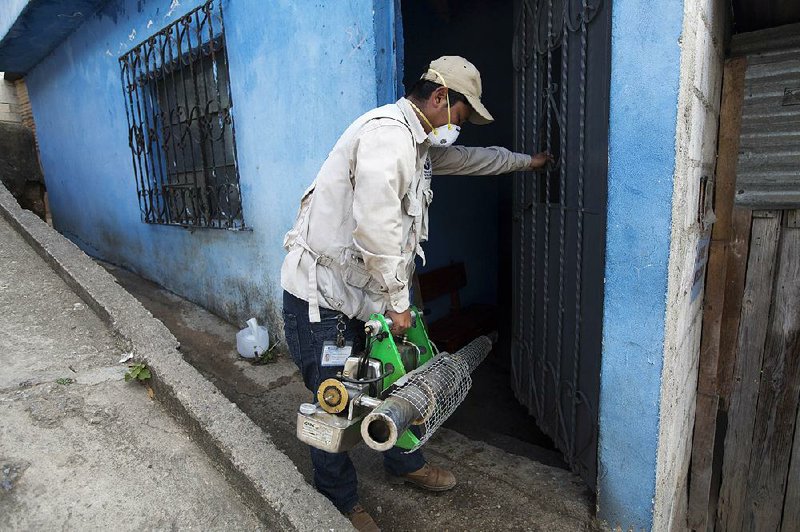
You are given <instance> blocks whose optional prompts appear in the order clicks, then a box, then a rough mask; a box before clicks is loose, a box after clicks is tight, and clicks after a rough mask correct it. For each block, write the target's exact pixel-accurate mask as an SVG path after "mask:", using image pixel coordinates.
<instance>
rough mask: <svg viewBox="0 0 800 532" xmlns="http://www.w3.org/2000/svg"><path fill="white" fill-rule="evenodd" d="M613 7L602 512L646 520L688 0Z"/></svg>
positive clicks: (610, 518) (628, 523)
mask: <svg viewBox="0 0 800 532" xmlns="http://www.w3.org/2000/svg"><path fill="white" fill-rule="evenodd" d="M612 17H613V18H612V32H611V36H612V45H611V114H610V124H609V128H610V130H609V132H610V135H609V173H608V233H607V248H606V249H607V251H606V285H605V309H604V320H603V358H602V366H601V390H600V413H599V414H600V432H599V448H598V455H599V456H598V458H599V462H600V472H599V478H598V507H599V515H598V517H600V518H601V519H603V520H605V521H606V522H607V523H609V524H610V525H612V526H617V525H619V526H621V527H622V528H623V529H624V530H628V529H629V528H635V529H637V530H638V529H641V528H644V529H649V528H650V527H651V526H652V521H653V497H654V496H655V480H656V449H657V445H658V411H659V394H660V390H661V369H662V362H663V350H664V318H665V312H666V297H667V264H668V259H669V246H670V225H671V210H672V189H673V173H674V170H675V127H676V119H677V105H678V84H679V61H680V48H679V43H678V39H679V37H680V34H681V25H682V22H683V2H682V1H680V0H666V1H664V2H660V3H659V6H658V9H653V6H652V3H651V2H647V1H645V0H615V2H614V7H613V14H612ZM655 57H657V58H658V61H650V60H648V59H647V58H655Z"/></svg>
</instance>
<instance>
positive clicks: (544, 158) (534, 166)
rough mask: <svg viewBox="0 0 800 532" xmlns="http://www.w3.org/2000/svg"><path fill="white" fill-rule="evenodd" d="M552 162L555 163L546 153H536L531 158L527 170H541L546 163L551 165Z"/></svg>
mask: <svg viewBox="0 0 800 532" xmlns="http://www.w3.org/2000/svg"><path fill="white" fill-rule="evenodd" d="M553 161H555V159H553V156H552V155H550V154H549V153H547V152H546V151H543V152H541V153H537V154H536V155H534V156H533V157H532V158H531V165H530V166H529V167H528V170H531V171H536V170H541V169H542V168H544V167H545V165H547V163H552V162H553Z"/></svg>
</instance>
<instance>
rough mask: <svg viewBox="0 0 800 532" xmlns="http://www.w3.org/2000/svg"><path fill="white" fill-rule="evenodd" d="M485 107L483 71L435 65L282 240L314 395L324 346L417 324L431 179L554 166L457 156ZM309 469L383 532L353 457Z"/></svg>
mask: <svg viewBox="0 0 800 532" xmlns="http://www.w3.org/2000/svg"><path fill="white" fill-rule="evenodd" d="M480 98H481V79H480V73H479V72H478V70H477V69H476V68H475V67H474V66H473V65H472V63H470V62H469V61H467V60H466V59H464V58H462V57H458V56H445V57H441V58H439V59H437V60H436V61H434V62H432V63H431V64H430V67H429V68H428V70H427V71H426V72H425V73H424V74H423V75H422V77H421V78H420V80H419V81H418V82H417V83H416V84H415V85H414V87H413V88H412V89H411V91H409V94H408V95H407V96H406V97H405V98H401V99H400V100H398V101H397V102H396V103H393V104H389V105H385V106H383V107H379V108H377V109H374V110H372V111H370V112H368V113H366V114H364V115H363V116H361V117H360V118H358V119H356V121H355V122H353V124H351V125H350V127H349V128H347V130H346V131H345V132H344V134H343V135H342V136H341V137H340V138H339V140H338V142H337V143H336V145H335V146H334V147H333V150H332V151H331V152H330V154H329V155H328V158H327V159H326V161H325V163H324V164H323V165H322V168H321V169H320V171H319V174H317V178H316V179H315V181H314V183H313V184H312V185H311V186H310V187H309V188H308V190H306V192H305V194H303V198H302V200H301V202H300V210H299V213H298V215H297V220H296V222H295V225H294V227H293V228H292V229H291V230H290V231H289V232H288V233H287V234H286V239H285V241H284V247H285V248H286V250H287V252H288V254H287V256H286V259H285V261H284V263H283V267H282V269H281V285H282V287H283V289H284V301H283V305H284V306H283V313H284V314H283V316H284V323H285V327H284V332H285V334H286V341H287V343H288V346H289V351H290V352H291V355H292V358H293V359H294V361H295V363H296V364H297V365H298V367H299V368H300V371H301V373H302V375H303V380H304V382H305V384H306V386H307V387H308V389H309V390H311V391H312V393H313V392H315V391H316V390H317V388H318V386H319V384H320V383H321V382H322V381H323V380H325V379H326V378H329V377H333V376H335V375H336V373H337V372H338V371H340V370H341V366H339V367H336V366H329V365H326V364H323V361H322V360H321V354H322V350H323V342H326V341H335V340H336V339H337V336H339V335H340V333H341V334H343V335H344V338H345V340H346V341H348V342H352V352H353V353H356V352H358V351H360V350H363V349H364V340H365V339H364V321H365V320H367V319H368V318H369V316H370V315H371V314H373V313H385V314H386V315H387V316H388V317H390V318H391V319H392V323H393V325H392V332H393V333H394V334H397V335H399V334H402V333H403V332H404V331H405V330H406V329H408V328H409V327H410V326H411V312H410V310H409V287H410V282H411V277H412V274H413V271H414V259H415V257H416V256H417V255H418V256H420V257H421V258H422V260H423V261H424V260H425V255H424V253H423V251H422V248H421V247H420V245H421V243H422V242H425V241H426V240H427V237H428V207H429V205H430V203H431V201H432V199H433V191H432V190H431V176H432V174H456V175H496V174H504V173H507V172H514V171H524V170H536V169H539V168H542V167H543V166H544V165H545V164H547V162H548V161H549V160H550V156H549V155H548V154H537V155H536V156H534V157H531V156H529V155H524V154H519V153H513V152H510V151H509V150H507V149H505V148H498V147H492V148H468V147H464V146H453V142H454V141H455V139H456V137H457V136H458V133H459V131H460V126H461V124H463V123H464V122H466V121H469V122H472V123H474V124H488V123H490V122H491V121H492V120H493V118H492V116H491V115H490V114H489V111H488V110H487V109H486V107H484V106H483V104H482V103H481V100H480ZM423 263H424V262H423ZM311 460H312V462H313V465H314V483H315V485H316V488H317V489H318V490H319V491H320V492H322V493H323V494H324V495H325V496H326V497H328V498H329V499H330V500H331V501H332V502H333V504H334V505H335V506H336V507H337V508H338V509H339V511H341V512H342V513H344V514H345V515H347V516H348V517H349V518H350V520H351V522H352V523H353V525H354V526H355V527H356V528H357V529H359V530H377V529H378V528H377V525H376V524H375V522H374V521H373V520H372V518H371V517H370V516H369V514H367V513H366V512H365V511H364V509H363V508H362V507H361V506H360V505H359V504H358V494H357V484H358V483H357V479H356V472H355V468H354V467H353V463H352V462H351V461H350V458H349V457H348V455H347V453H340V454H331V453H326V452H324V451H320V450H318V449H314V448H312V449H311ZM384 466H385V469H386V471H387V474H388V476H389V480H390V481H392V482H395V483H404V482H408V483H411V484H414V485H416V486H419V487H421V488H424V489H428V490H432V491H444V490H448V489H451V488H452V487H453V486H455V484H456V479H455V477H454V476H453V474H452V473H450V472H449V471H446V470H444V469H442V468H440V467H436V466H433V465H430V464H428V463H426V461H425V459H424V457H423V456H422V453H421V452H420V451H415V452H413V453H409V454H404V453H403V452H402V451H400V450H398V449H396V448H395V449H392V450H390V451H387V452H385V453H384Z"/></svg>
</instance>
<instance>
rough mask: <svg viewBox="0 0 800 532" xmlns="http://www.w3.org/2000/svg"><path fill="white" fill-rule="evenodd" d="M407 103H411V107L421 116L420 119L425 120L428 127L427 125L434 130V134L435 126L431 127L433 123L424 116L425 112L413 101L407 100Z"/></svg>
mask: <svg viewBox="0 0 800 532" xmlns="http://www.w3.org/2000/svg"><path fill="white" fill-rule="evenodd" d="M408 103H410V104H411V107H413V108H414V110H415V111H416V112H417V114H419V116H421V117H422V119H423V120H424V121H425V123H426V124H428V127H429V128H431V131H433V132H434V134H436V128H435V127H433V124H431V122H430V120H428V117H427V116H425V113H423V112H422V111H420V109H419V107H417V106H416V105H414V102H412V101H411V100H408Z"/></svg>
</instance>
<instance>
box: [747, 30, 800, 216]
mask: <svg viewBox="0 0 800 532" xmlns="http://www.w3.org/2000/svg"><path fill="white" fill-rule="evenodd" d="M731 53H732V55H734V56H747V73H746V75H745V92H744V105H743V107H742V129H741V137H740V148H739V161H738V167H737V177H736V203H737V204H739V205H746V206H749V207H754V208H759V207H760V208H771V209H775V208H793V207H798V206H800V24H792V25H788V26H782V27H779V28H773V29H769V30H764V31H758V32H752V33H743V34H739V35H736V36H734V37H733V41H732V43H731Z"/></svg>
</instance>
